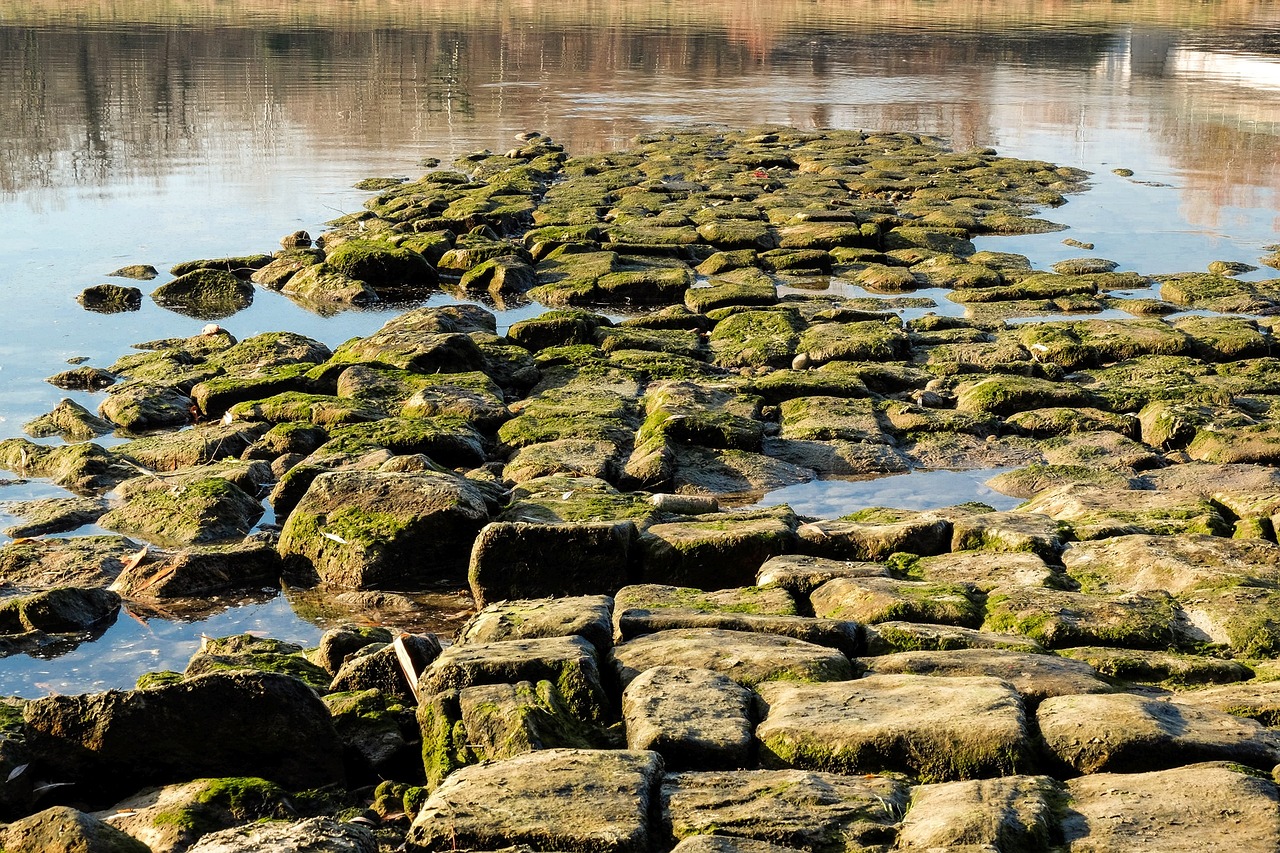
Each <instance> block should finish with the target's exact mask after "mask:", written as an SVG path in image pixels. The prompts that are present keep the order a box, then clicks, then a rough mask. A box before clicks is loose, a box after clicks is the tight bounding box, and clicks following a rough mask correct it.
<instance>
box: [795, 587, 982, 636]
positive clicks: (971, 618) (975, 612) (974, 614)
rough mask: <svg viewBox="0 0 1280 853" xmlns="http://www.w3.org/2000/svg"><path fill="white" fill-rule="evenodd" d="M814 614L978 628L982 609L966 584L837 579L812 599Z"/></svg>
mask: <svg viewBox="0 0 1280 853" xmlns="http://www.w3.org/2000/svg"><path fill="white" fill-rule="evenodd" d="M809 601H810V602H811V603H812V605H813V612H814V614H815V615H817V616H822V617H826V618H829V619H848V620H853V621H857V622H865V623H870V624H874V623H876V622H891V621H903V622H933V623H937V624H940V625H959V626H962V627H966V628H977V627H978V626H979V625H981V624H982V607H981V605H980V604H979V603H978V596H977V595H976V594H975V591H974V590H973V589H972V588H970V587H968V586H965V585H963V584H945V583H929V582H927V581H902V580H896V579H894V578H835V579H834V580H830V581H827V582H826V583H824V584H823V585H822V586H820V587H818V588H817V589H815V590H814V591H813V592H812V593H811V594H810V596H809Z"/></svg>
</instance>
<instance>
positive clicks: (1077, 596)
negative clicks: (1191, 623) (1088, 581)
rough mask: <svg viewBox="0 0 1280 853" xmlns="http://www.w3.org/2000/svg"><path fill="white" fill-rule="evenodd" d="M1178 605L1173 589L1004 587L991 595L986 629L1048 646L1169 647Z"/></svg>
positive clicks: (1174, 633) (988, 597)
mask: <svg viewBox="0 0 1280 853" xmlns="http://www.w3.org/2000/svg"><path fill="white" fill-rule="evenodd" d="M1180 624H1181V623H1180V620H1179V617H1178V605H1177V603H1176V602H1175V601H1174V600H1173V598H1171V597H1170V596H1169V595H1168V593H1164V592H1135V593H1130V594H1126V595H1090V594H1088V593H1083V592H1066V591H1063V590H1056V589H1041V588H1035V587H1024V588H1021V589H1014V588H1010V587H1001V588H1000V589H998V590H993V591H992V592H991V593H989V594H988V595H987V616H986V621H984V622H983V623H982V629H983V630H984V631H994V632H997V633H1004V634H1021V635H1023V636H1026V637H1030V638H1031V639H1033V640H1035V641H1037V642H1039V643H1040V644H1042V645H1044V646H1045V647H1046V648H1051V649H1056V648H1063V647H1067V646H1120V647H1124V648H1135V649H1163V648H1166V647H1168V645H1169V643H1170V642H1171V641H1174V640H1175V639H1176V636H1177V633H1176V631H1177V629H1178V627H1179V626H1180Z"/></svg>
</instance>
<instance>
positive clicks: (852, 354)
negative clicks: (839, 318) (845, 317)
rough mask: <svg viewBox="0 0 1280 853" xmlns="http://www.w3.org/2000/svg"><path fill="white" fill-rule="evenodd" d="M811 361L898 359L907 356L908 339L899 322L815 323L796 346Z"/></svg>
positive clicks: (801, 336) (821, 362)
mask: <svg viewBox="0 0 1280 853" xmlns="http://www.w3.org/2000/svg"><path fill="white" fill-rule="evenodd" d="M797 349H798V350H799V351H800V352H803V353H805V354H806V355H808V356H809V358H810V360H811V361H812V362H813V363H814V364H823V363H825V362H828V361H897V360H901V359H905V358H907V356H908V355H909V352H910V342H909V340H908V338H907V335H906V332H904V331H903V330H902V327H901V323H900V321H892V322H880V321H865V322H855V323H817V324H814V325H811V326H809V328H807V329H805V330H804V332H803V333H802V334H801V335H800V341H799V343H798V345H797Z"/></svg>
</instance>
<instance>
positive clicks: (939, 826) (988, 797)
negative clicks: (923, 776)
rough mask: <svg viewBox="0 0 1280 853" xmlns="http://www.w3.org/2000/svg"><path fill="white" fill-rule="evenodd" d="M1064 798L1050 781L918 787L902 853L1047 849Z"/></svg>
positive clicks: (901, 838)
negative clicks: (1057, 812)
mask: <svg viewBox="0 0 1280 853" xmlns="http://www.w3.org/2000/svg"><path fill="white" fill-rule="evenodd" d="M1061 798H1062V794H1061V791H1060V789H1059V787H1058V784H1057V783H1056V782H1054V781H1053V780H1052V779H1050V778H1049V777H1047V776H1009V777H1006V778H1003V779H975V780H972V781H966V782H943V783H939V784H933V785H919V786H917V787H915V788H913V789H912V790H911V806H910V810H909V811H908V812H907V814H906V816H905V817H904V818H903V821H902V830H901V832H900V833H899V835H898V849H900V850H916V851H934V850H969V849H972V850H974V851H977V850H986V849H992V850H1001V851H1004V853H1036V851H1040V850H1048V849H1050V848H1051V847H1052V846H1053V842H1054V840H1055V838H1056V833H1055V832H1054V830H1055V828H1056V826H1055V825H1056V823H1057V815H1056V813H1055V804H1056V803H1057V802H1058V801H1060V800H1061ZM970 845H972V847H970Z"/></svg>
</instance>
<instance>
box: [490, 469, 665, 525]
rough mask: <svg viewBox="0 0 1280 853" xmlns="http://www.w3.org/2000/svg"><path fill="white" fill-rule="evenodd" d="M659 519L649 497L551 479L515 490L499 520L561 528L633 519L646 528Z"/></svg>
mask: <svg viewBox="0 0 1280 853" xmlns="http://www.w3.org/2000/svg"><path fill="white" fill-rule="evenodd" d="M656 515H657V509H656V508H655V507H654V505H653V502H652V501H650V500H649V496H648V495H646V494H636V493H624V492H620V491H619V490H618V489H616V488H614V487H613V486H611V485H610V484H609V483H607V482H605V481H604V480H599V479H595V478H592V477H569V476H548V477H539V478H536V479H533V480H527V481H525V482H523V483H520V484H519V485H517V486H516V487H515V488H514V489H512V491H511V504H510V505H509V506H508V507H507V508H506V509H505V510H504V511H503V512H502V514H501V515H500V516H499V517H498V520H499V521H528V522H539V523H550V524H558V523H566V522H582V521H613V520H618V519H630V520H632V521H635V522H636V523H637V524H641V525H645V524H647V523H648V522H649V521H651V520H652V519H653V518H654V517H656Z"/></svg>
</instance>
